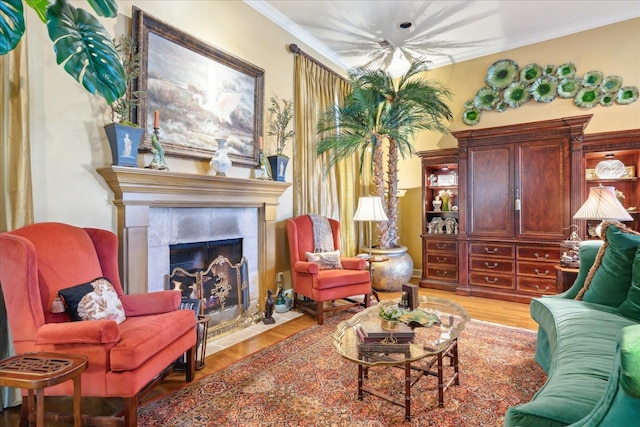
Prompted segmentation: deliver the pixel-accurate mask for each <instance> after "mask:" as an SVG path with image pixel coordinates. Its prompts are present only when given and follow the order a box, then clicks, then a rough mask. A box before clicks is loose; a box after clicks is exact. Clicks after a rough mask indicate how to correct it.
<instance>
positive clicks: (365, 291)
mask: <svg viewBox="0 0 640 427" xmlns="http://www.w3.org/2000/svg"><path fill="white" fill-rule="evenodd" d="M329 224H330V225H331V231H332V234H333V246H334V248H335V249H336V250H339V249H340V223H339V222H338V221H336V220H333V219H329ZM287 232H288V239H289V257H290V262H291V277H292V279H293V293H294V295H293V304H294V308H295V306H296V305H298V304H299V305H301V306H302V308H303V309H305V310H306V311H309V312H311V313H312V314H317V317H318V324H319V325H322V324H323V322H324V313H326V312H336V311H341V310H346V309H348V308H350V307H354V306H357V305H361V304H362V303H361V302H358V301H354V300H350V299H349V297H353V296H356V295H364V305H365V307H369V303H370V301H371V292H372V291H371V277H370V275H369V271H368V270H366V265H367V263H366V261H365V260H364V259H361V258H345V257H341V258H340V262H341V264H342V269H335V270H323V269H320V267H319V266H318V264H317V263H315V262H308V261H307V256H306V253H307V252H313V251H314V243H313V226H312V222H311V218H310V217H309V215H301V216H298V217H295V218H291V219H288V220H287ZM298 294H299V295H302V296H305V297H307V298H310V299H311V300H313V301H312V302H305V301H300V300H299V299H298V298H297V295H298ZM339 299H342V300H345V301H344V302H341V303H336V302H335V300H339ZM326 301H331V304H330V305H328V304H325V302H326Z"/></svg>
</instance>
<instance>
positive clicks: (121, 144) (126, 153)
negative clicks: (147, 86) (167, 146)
mask: <svg viewBox="0 0 640 427" xmlns="http://www.w3.org/2000/svg"><path fill="white" fill-rule="evenodd" d="M115 47H116V51H117V52H118V54H119V55H120V59H121V61H122V65H123V67H124V71H125V84H126V87H127V90H126V91H125V93H124V95H123V96H121V97H120V98H118V99H116V100H115V101H113V102H112V103H111V104H110V107H111V121H112V123H111V124H108V125H106V126H105V127H104V130H105V132H106V134H107V138H108V140H109V146H110V147H111V157H112V159H113V164H114V165H116V166H133V167H135V166H137V165H138V147H139V146H140V141H141V140H142V137H143V135H144V129H142V128H141V127H140V126H138V125H136V124H134V123H132V122H131V120H130V119H131V115H132V112H133V111H134V109H135V108H137V106H138V104H139V103H140V100H141V98H142V96H144V92H143V91H137V90H134V88H133V85H134V83H135V82H136V80H137V78H138V77H139V76H140V61H141V54H140V53H139V52H137V49H136V46H135V44H134V41H133V39H132V38H131V37H130V36H127V35H123V36H121V37H120V39H119V41H117V42H115Z"/></svg>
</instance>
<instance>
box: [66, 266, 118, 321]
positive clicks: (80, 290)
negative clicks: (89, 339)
mask: <svg viewBox="0 0 640 427" xmlns="http://www.w3.org/2000/svg"><path fill="white" fill-rule="evenodd" d="M58 295H60V297H62V299H63V300H64V304H65V307H66V309H67V313H68V314H69V316H70V317H71V319H72V320H104V319H113V320H115V321H116V322H118V323H122V322H124V321H125V320H126V317H125V314H124V308H122V302H120V298H118V294H117V293H116V291H115V289H113V285H111V282H109V280H108V279H107V278H105V277H99V278H97V279H95V280H93V281H91V282H89V283H83V284H81V285H76V286H72V287H70V288H66V289H61V290H60V291H59V292H58Z"/></svg>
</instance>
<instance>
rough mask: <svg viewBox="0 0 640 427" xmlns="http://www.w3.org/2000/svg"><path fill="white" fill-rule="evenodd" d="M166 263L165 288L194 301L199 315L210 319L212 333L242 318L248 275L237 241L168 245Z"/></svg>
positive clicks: (230, 325) (240, 242)
mask: <svg viewBox="0 0 640 427" xmlns="http://www.w3.org/2000/svg"><path fill="white" fill-rule="evenodd" d="M169 263H170V265H169V271H170V274H169V275H167V276H166V288H167V289H178V290H180V291H181V293H182V297H183V298H184V299H190V300H198V301H199V304H198V305H199V314H201V315H209V316H210V317H211V320H210V322H209V324H210V325H211V326H214V328H213V331H214V332H215V331H216V330H218V331H226V330H228V329H229V328H232V327H233V324H234V323H237V320H238V319H239V318H242V317H245V316H246V311H247V310H248V308H249V306H250V295H249V273H248V266H247V260H246V258H244V257H243V256H242V239H241V238H238V239H226V240H214V241H207V242H190V243H180V244H173V245H169ZM216 326H217V327H216Z"/></svg>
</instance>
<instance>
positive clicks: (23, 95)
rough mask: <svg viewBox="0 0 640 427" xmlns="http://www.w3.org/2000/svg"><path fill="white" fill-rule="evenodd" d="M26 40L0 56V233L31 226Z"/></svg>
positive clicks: (9, 350)
mask: <svg viewBox="0 0 640 427" xmlns="http://www.w3.org/2000/svg"><path fill="white" fill-rule="evenodd" d="M27 68H28V67H27V45H26V42H25V39H24V38H23V40H22V41H21V42H20V44H19V45H18V46H17V47H16V48H15V49H14V50H13V51H11V52H9V54H7V55H3V56H0V82H2V85H0V103H1V105H2V111H3V114H2V121H1V122H0V153H1V156H0V187H1V188H2V208H1V209H0V232H2V231H9V230H14V229H16V228H19V227H22V226H23V225H27V224H31V223H33V198H32V194H31V156H30V152H29V150H30V148H29V90H28V83H29V82H28V79H29V73H28V69H27ZM0 348H1V349H2V350H1V351H0V359H4V358H6V357H9V356H11V355H12V354H13V352H14V350H13V345H12V342H11V334H10V331H9V324H8V321H7V313H6V309H5V305H4V296H3V295H2V289H1V288H0ZM21 401H22V399H21V398H20V391H19V389H15V388H7V387H0V404H1V406H0V408H7V407H11V406H16V405H18V404H20V402H21Z"/></svg>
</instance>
